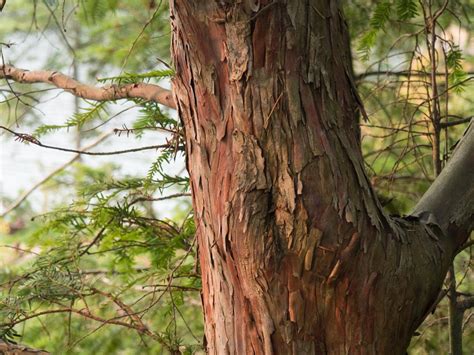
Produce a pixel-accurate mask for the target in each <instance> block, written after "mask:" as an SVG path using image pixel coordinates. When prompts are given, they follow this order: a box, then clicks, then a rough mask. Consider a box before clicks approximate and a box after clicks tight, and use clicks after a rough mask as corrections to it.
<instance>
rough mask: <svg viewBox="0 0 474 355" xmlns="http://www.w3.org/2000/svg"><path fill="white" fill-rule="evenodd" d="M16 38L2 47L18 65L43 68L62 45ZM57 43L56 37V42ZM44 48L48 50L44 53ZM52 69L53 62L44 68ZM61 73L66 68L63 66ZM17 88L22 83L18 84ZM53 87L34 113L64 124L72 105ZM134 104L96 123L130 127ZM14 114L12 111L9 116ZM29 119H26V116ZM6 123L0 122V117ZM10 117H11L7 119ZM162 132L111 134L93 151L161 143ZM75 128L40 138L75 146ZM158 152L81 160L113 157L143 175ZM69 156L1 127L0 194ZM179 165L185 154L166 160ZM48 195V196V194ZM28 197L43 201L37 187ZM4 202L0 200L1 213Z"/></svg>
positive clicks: (13, 192)
mask: <svg viewBox="0 0 474 355" xmlns="http://www.w3.org/2000/svg"><path fill="white" fill-rule="evenodd" d="M10 40H11V41H13V42H15V43H17V45H15V46H13V47H12V48H11V49H8V48H5V47H4V48H3V55H4V58H5V61H6V62H7V63H11V64H13V65H15V66H17V67H20V68H25V69H30V70H35V69H36V70H37V69H46V68H45V67H44V66H45V59H46V57H47V56H46V55H47V54H53V55H62V54H61V48H56V47H55V46H54V45H52V43H54V41H53V39H52V38H51V37H49V38H45V37H39V36H37V35H30V36H29V37H28V39H27V40H22V39H21V38H15V39H13V38H12V39H10ZM56 43H58V42H56ZM48 52H49V53H48ZM47 69H54V68H47ZM64 72H65V73H66V74H69V73H68V72H67V70H66V71H64ZM111 74H113V75H115V74H117V73H101V75H102V76H108V75H111ZM163 85H164V86H169V83H163ZM19 89H20V90H21V86H20V87H19ZM60 92H61V91H59V90H54V91H51V92H50V93H49V94H47V95H46V97H44V98H43V99H42V101H43V103H41V104H39V105H37V106H36V108H37V110H36V114H37V115H38V116H39V119H40V120H41V122H42V123H43V124H44V123H47V124H63V123H64V122H65V120H66V119H67V118H69V117H70V116H71V114H72V112H73V109H74V98H73V96H72V95H70V94H68V93H62V94H60V95H59V96H58V94H59V93H60ZM2 101H3V98H0V112H5V111H4V109H6V107H5V106H4V107H2V106H3V105H6V103H4V102H2ZM82 106H84V107H86V106H87V104H86V103H85V102H83V101H81V107H82ZM125 107H126V106H125V104H124V101H123V102H119V104H117V105H114V106H113V108H112V110H111V112H110V113H111V114H113V112H118V111H121V110H123V109H124V108H125ZM137 114H138V110H136V109H132V110H130V111H128V112H127V113H125V114H122V115H121V116H119V117H118V118H114V119H113V120H111V122H110V123H109V124H107V125H105V126H104V127H102V128H101V130H102V132H105V131H108V130H110V129H112V128H121V126H122V125H123V123H127V127H131V126H132V124H131V122H132V121H133V120H134V119H136V118H137V117H138V116H137ZM12 118H13V117H12ZM2 121H3V120H2ZM30 121H31V120H30ZM3 123H5V122H3ZM12 123H14V121H13V120H11V121H10V122H9V125H12ZM12 129H13V130H15V131H18V132H21V133H32V132H33V131H34V128H31V127H27V126H25V125H20V127H15V126H14V124H13V126H12ZM165 137H166V136H165V135H164V134H160V133H157V132H149V133H147V134H145V135H144V137H143V138H142V139H140V140H137V139H135V138H134V136H133V135H130V136H129V137H127V136H126V135H124V134H123V135H121V136H120V137H119V136H117V135H112V136H111V137H110V138H108V139H107V140H106V141H105V142H103V143H101V144H100V145H98V146H97V147H95V148H93V149H92V151H113V150H124V149H128V148H135V147H141V146H147V145H157V144H162V143H165ZM75 139H76V138H75V132H74V131H71V132H67V131H66V130H61V131H59V132H57V133H53V134H50V135H46V136H44V137H42V138H41V142H42V143H44V144H48V145H54V146H61V147H67V148H72V149H75V148H76V141H75ZM94 140H95V138H92V139H88V140H85V141H84V142H83V143H82V145H83V146H84V145H86V144H88V143H90V142H92V141H94ZM157 155H158V152H156V151H154V150H146V151H142V152H136V153H128V154H125V155H118V156H103V157H101V156H94V157H88V156H83V161H84V162H86V163H88V164H91V165H93V166H99V165H102V164H104V163H106V162H114V163H116V164H118V165H120V167H121V169H120V171H121V174H122V176H123V175H139V176H145V175H146V173H147V171H148V169H149V167H150V165H151V164H152V163H153V161H154V160H155V159H156V157H157ZM72 157H74V153H65V152H60V151H55V150H48V149H44V148H41V147H38V146H35V145H32V144H29V145H26V144H24V143H20V142H17V141H15V140H14V137H13V136H12V135H10V134H9V133H6V132H4V131H2V132H0V196H6V197H8V198H11V199H15V198H16V197H17V196H18V195H20V193H21V192H22V191H24V190H28V189H29V188H30V187H31V186H33V185H34V184H35V183H37V182H38V181H40V180H41V179H43V178H44V177H45V176H47V175H48V174H49V173H50V172H51V171H53V170H54V169H56V168H58V167H59V166H61V165H63V164H64V163H65V162H67V161H68V160H70V159H71V158H72ZM183 167H184V160H183V159H182V158H178V161H177V162H176V163H174V164H170V168H169V169H170V170H169V173H178V172H179V171H181V170H182V168H183ZM48 198H49V199H51V196H48ZM29 201H31V202H32V203H33V205H34V206H35V207H40V206H43V205H44V203H45V195H44V193H43V192H41V189H38V190H37V191H36V192H35V193H33V194H32V195H31V196H30V198H29ZM6 207H7V206H2V205H1V204H0V213H1V212H2V211H3V210H4V209H5V208H6Z"/></svg>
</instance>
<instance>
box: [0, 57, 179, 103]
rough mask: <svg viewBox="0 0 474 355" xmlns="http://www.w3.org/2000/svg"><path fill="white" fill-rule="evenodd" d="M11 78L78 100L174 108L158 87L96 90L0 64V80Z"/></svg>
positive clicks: (64, 77) (168, 93)
mask: <svg viewBox="0 0 474 355" xmlns="http://www.w3.org/2000/svg"><path fill="white" fill-rule="evenodd" d="M2 78H3V79H11V80H13V81H16V82H18V83H28V84H34V83H45V84H50V85H54V86H55V87H57V88H58V89H63V90H65V91H67V92H69V93H71V94H73V95H75V96H77V97H81V98H83V99H88V100H94V101H115V100H120V99H133V98H139V99H144V100H148V101H154V102H157V103H159V104H162V105H164V106H167V107H169V108H173V109H175V108H176V104H175V102H174V100H173V95H172V93H171V91H170V90H167V89H164V88H162V87H160V86H158V85H154V84H146V83H133V84H125V85H108V86H102V87H96V86H91V85H86V84H83V83H80V82H78V81H77V80H75V79H73V78H71V77H69V76H67V75H64V74H62V73H60V72H56V71H46V70H38V71H29V70H25V69H20V68H15V67H13V66H11V65H8V64H5V65H0V79H2Z"/></svg>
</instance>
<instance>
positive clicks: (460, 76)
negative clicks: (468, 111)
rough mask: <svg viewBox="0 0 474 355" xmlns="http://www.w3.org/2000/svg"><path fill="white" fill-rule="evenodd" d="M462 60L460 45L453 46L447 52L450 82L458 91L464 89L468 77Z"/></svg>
mask: <svg viewBox="0 0 474 355" xmlns="http://www.w3.org/2000/svg"><path fill="white" fill-rule="evenodd" d="M462 62H463V53H462V50H461V49H460V48H459V46H452V47H451V48H450V50H449V51H448V52H447V54H446V65H447V66H448V68H449V84H450V86H451V87H452V88H453V90H455V91H456V92H458V93H459V92H461V91H463V90H464V83H465V81H466V78H467V73H466V71H465V70H464V68H463V65H462Z"/></svg>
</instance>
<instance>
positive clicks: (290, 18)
mask: <svg viewBox="0 0 474 355" xmlns="http://www.w3.org/2000/svg"><path fill="white" fill-rule="evenodd" d="M171 21H172V29H173V43H172V45H173V48H172V52H173V57H174V63H175V67H176V77H175V79H174V93H175V96H176V103H177V109H178V112H179V114H180V117H181V118H182V120H183V122H184V126H185V132H186V143H187V144H186V149H187V159H188V170H189V173H190V178H191V186H192V190H193V204H194V209H195V219H196V225H197V235H198V245H199V259H200V266H201V272H202V280H203V309H204V316H205V322H206V330H205V332H206V340H207V350H208V351H209V353H212V354H214V353H218V354H222V353H231V354H250V353H256V354H273V353H282V354H288V353H294V354H300V353H316V354H323V353H329V354H332V353H334V354H339V353H350V354H352V353H377V354H379V353H380V354H386V353H390V354H394V353H399V354H402V353H404V351H405V349H406V348H407V346H408V344H409V342H410V338H411V336H412V334H413V332H414V331H415V329H416V328H417V327H418V325H419V324H420V323H421V322H422V320H423V319H424V317H425V316H426V314H427V312H428V311H429V310H430V309H431V306H432V304H433V302H434V301H435V300H436V298H437V295H438V293H439V290H440V288H441V285H442V282H443V279H444V276H445V275H446V272H447V269H448V267H449V265H450V262H451V261H452V259H453V257H454V254H455V252H456V250H457V248H458V247H459V246H460V245H461V243H463V242H464V240H465V239H466V237H467V233H468V232H469V230H470V229H471V228H472V225H470V223H472V222H470V221H471V220H472V214H473V210H474V208H473V206H472V203H468V204H467V207H468V208H466V209H464V210H459V208H458V207H459V206H460V205H459V203H462V202H467V201H469V200H467V199H466V197H469V196H471V197H472V195H473V187H472V186H469V187H468V189H467V190H468V191H466V189H465V186H463V185H461V186H459V185H458V189H464V190H461V192H462V193H463V194H464V195H463V196H461V200H460V201H458V202H456V201H450V205H449V207H450V208H453V211H451V212H449V211H448V212H447V213H445V215H443V213H442V212H441V211H440V210H439V206H438V204H439V202H440V201H439V199H441V198H443V197H446V195H445V193H446V192H447V191H446V190H444V189H443V188H442V187H435V188H434V190H433V189H430V191H429V192H428V193H427V195H426V197H424V198H423V199H422V201H421V202H420V204H419V205H418V206H417V208H416V209H415V211H414V213H413V215H412V216H411V217H410V218H406V219H401V218H390V217H388V216H386V215H385V214H384V212H383V211H382V208H381V207H380V204H379V203H378V201H377V198H376V196H375V194H374V192H373V190H372V188H371V186H370V184H369V181H368V179H367V176H366V175H365V172H364V169H363V160H362V157H361V154H360V151H359V145H358V141H357V138H356V137H357V111H358V109H359V107H360V103H359V102H358V99H357V93H356V92H355V90H354V87H353V85H351V80H352V79H351V74H350V70H348V68H349V65H350V63H349V53H348V52H347V42H346V41H347V38H348V37H347V29H346V25H345V22H344V20H343V18H342V14H341V11H340V9H339V7H338V5H337V2H335V1H329V0H325V1H324V0H319V1H312V0H310V1H306V2H304V3H302V2H296V1H295V2H293V1H292V2H290V1H278V2H269V1H260V2H255V1H240V2H233V1H224V0H223V1H214V0H202V1H186V0H172V1H171ZM472 135H473V134H472V129H471V130H470V131H469V133H468V134H467V136H466V138H465V139H464V140H463V141H468V143H469V142H470V141H469V139H467V137H468V136H472ZM471 140H472V139H471ZM469 144H470V143H469ZM469 144H462V146H464V148H466V147H468V149H467V150H468V153H467V158H468V159H469V158H471V161H472V145H471V146H470V147H471V148H469ZM456 155H458V154H456ZM460 155H463V154H462V153H460ZM465 158H466V157H465ZM465 158H463V159H465ZM453 160H455V159H454V158H453ZM449 165H452V164H451V163H450V164H449ZM449 165H448V167H446V169H445V170H447V174H452V176H458V175H459V174H461V175H462V174H463V171H459V170H463V169H464V170H465V169H469V167H466V166H467V165H468V164H464V166H459V165H456V164H454V166H455V167H454V168H453V169H448V168H449ZM464 173H466V171H464ZM471 174H472V171H471ZM442 175H443V174H441V176H440V179H441V180H442V181H443V178H442ZM461 175H459V176H461ZM448 179H449V177H448ZM434 185H435V186H436V183H435V184H434ZM448 185H449V184H448ZM449 191H450V190H449ZM449 191H448V192H449ZM456 196H458V195H456ZM471 201H472V200H471ZM461 215H462V216H461ZM448 230H449V232H450V234H449V235H450V236H452V235H454V236H456V237H455V238H448V237H446V235H447V233H446V231H448Z"/></svg>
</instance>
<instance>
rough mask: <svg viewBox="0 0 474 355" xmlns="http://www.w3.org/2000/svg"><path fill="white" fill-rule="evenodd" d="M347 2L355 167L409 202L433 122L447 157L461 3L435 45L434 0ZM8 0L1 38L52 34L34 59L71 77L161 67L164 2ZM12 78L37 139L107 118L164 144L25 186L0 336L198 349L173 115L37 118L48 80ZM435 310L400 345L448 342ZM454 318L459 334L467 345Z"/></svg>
mask: <svg viewBox="0 0 474 355" xmlns="http://www.w3.org/2000/svg"><path fill="white" fill-rule="evenodd" d="M344 3H345V14H346V18H347V21H348V22H349V28H350V30H351V40H352V48H353V50H354V52H355V53H354V59H353V62H354V71H355V73H356V74H355V79H356V84H357V86H358V89H359V92H360V94H361V97H362V99H363V101H364V105H365V109H366V111H367V112H368V114H369V122H363V123H361V145H362V152H363V154H364V156H365V159H366V164H367V166H366V169H367V171H368V173H369V176H370V178H371V180H372V181H371V182H372V184H373V186H374V188H375V189H376V191H377V194H378V195H379V197H380V200H381V201H382V203H383V204H384V206H385V208H386V209H387V210H388V211H389V212H390V213H393V214H404V213H408V212H409V210H410V208H412V207H413V204H414V202H415V201H416V200H417V199H418V198H419V197H420V196H421V194H422V193H423V192H424V191H425V190H426V189H427V187H428V186H429V184H430V182H431V181H432V180H433V179H434V177H435V176H434V175H435V174H434V172H433V170H434V169H433V165H434V161H433V153H432V152H433V147H434V140H433V137H434V135H435V131H434V127H435V126H436V127H443V128H442V130H441V131H438V132H436V133H437V134H439V137H440V139H439V144H440V145H441V150H440V151H441V152H442V153H441V156H440V157H438V158H439V159H441V160H442V162H443V163H444V162H445V160H446V159H447V158H448V157H449V155H450V153H451V150H452V147H453V145H454V144H455V143H456V140H457V139H458V137H459V136H460V135H461V134H462V131H463V130H464V129H465V127H466V125H467V124H468V123H467V120H466V119H465V118H466V117H468V116H472V112H473V111H474V101H473V100H472V94H473V88H472V85H470V80H471V79H472V74H469V73H472V71H473V69H474V68H473V66H474V61H473V58H472V52H471V53H469V51H468V50H466V44H465V43H464V44H461V43H458V42H459V41H458V40H457V39H456V40H455V39H453V38H454V36H453V35H452V34H453V33H456V31H458V32H463V33H472V30H473V28H472V22H471V20H472V18H474V4H473V3H472V1H450V2H449V4H448V6H447V8H446V9H445V10H444V11H443V12H442V13H441V14H440V16H439V17H438V18H437V22H436V26H435V29H434V30H435V33H436V34H437V35H438V37H436V43H434V44H433V43H432V42H430V41H432V36H431V34H432V32H430V31H432V30H433V28H431V30H430V29H429V28H428V27H429V26H427V23H428V22H427V18H428V16H429V15H428V14H429V11H428V10H429V6H431V10H432V13H435V12H436V11H437V10H438V9H441V8H442V6H443V4H444V1H430V2H428V1H412V0H383V1H371V0H357V1H344ZM430 4H431V5H430ZM7 7H8V17H2V20H1V21H0V34H1V35H0V42H2V43H4V44H6V43H10V42H11V41H10V38H9V36H12V38H13V37H14V38H15V39H16V41H18V42H21V41H23V40H24V39H25V38H30V37H28V36H36V37H35V38H34V40H39V39H40V38H46V39H47V40H48V41H49V42H52V44H54V45H52V46H51V48H55V47H56V48H58V49H57V51H53V49H52V52H51V55H49V56H47V58H43V60H44V63H45V64H44V65H43V66H42V67H45V68H47V69H54V70H63V71H70V70H69V69H70V68H71V67H72V66H76V67H77V68H76V69H77V71H76V74H77V76H79V77H80V78H79V79H80V80H81V81H84V82H88V83H93V84H94V85H95V84H97V85H110V86H113V85H124V84H134V83H141V82H144V83H151V84H156V83H163V82H165V81H167V80H170V78H172V76H173V75H174V72H173V70H172V69H170V66H169V65H168V64H167V63H168V62H169V43H170V28H169V19H168V16H169V11H168V8H167V3H166V2H161V1H157V0H152V1H150V0H139V1H132V0H100V1H93V0H74V1H73V0H70V1H58V0H34V1H26V0H24V1H16V2H13V1H9V2H8V5H7ZM368 19H370V20H369V21H368ZM431 46H432V47H431ZM430 48H431V49H432V48H435V50H436V55H435V57H434V58H433V57H432V55H431V54H430V53H431V52H430ZM2 52H3V54H4V56H6V59H7V61H11V62H12V63H15V60H16V59H18V58H20V59H21V58H22V57H26V56H27V54H28V52H26V53H23V52H22V53H16V54H13V53H14V52H11V51H9V50H8V48H6V47H5V46H3V45H2ZM29 55H31V53H30V54H29ZM15 57H18V58H15ZM72 64H74V65H72ZM433 75H434V77H435V78H437V79H436V80H437V81H436V82H435V83H434V82H433V81H432V80H433V79H432V78H433ZM97 78H100V79H97ZM9 85H11V86H9ZM9 85H2V89H4V90H3V91H1V92H0V95H2V96H3V100H2V103H3V104H2V105H0V113H2V116H1V117H2V118H0V122H1V123H2V124H5V125H8V126H10V127H16V125H18V126H20V127H21V128H22V130H23V131H26V130H28V131H31V132H34V136H35V137H37V138H41V139H43V137H45V138H49V137H54V136H57V135H64V134H68V133H69V134H72V132H77V131H79V134H78V135H79V137H80V138H81V142H80V143H84V145H85V142H86V143H89V142H91V141H93V139H94V138H96V137H97V136H98V135H99V134H100V133H104V132H107V131H109V130H111V129H112V131H113V132H114V133H115V135H114V136H112V138H113V139H118V138H119V137H120V136H123V135H125V136H126V137H128V139H127V142H132V143H137V144H140V142H143V141H144V140H145V139H146V138H147V137H150V136H151V137H152V138H153V140H156V141H163V142H164V144H163V148H162V149H160V150H157V151H148V154H149V155H150V156H152V160H151V161H150V162H149V164H148V166H146V167H144V168H143V171H141V170H139V169H137V171H136V172H135V173H134V174H124V173H122V171H121V166H119V165H118V163H117V162H114V163H110V162H109V163H94V164H90V161H88V160H82V161H76V162H75V163H74V164H70V165H68V166H67V167H66V168H65V169H64V170H63V171H61V172H59V173H57V174H55V175H54V176H53V177H52V178H51V179H49V180H48V181H47V182H46V183H45V184H43V186H42V192H43V193H44V194H45V195H48V196H54V197H55V199H54V203H51V204H49V205H48V206H47V207H48V209H47V210H42V209H41V208H40V207H38V206H37V205H35V204H33V203H30V204H28V201H27V202H24V203H22V204H21V205H20V206H19V207H18V208H16V209H15V210H13V211H12V212H11V213H10V214H8V215H7V216H6V217H5V218H4V219H3V220H1V219H0V238H1V239H2V241H1V243H0V244H1V245H5V246H7V247H5V248H2V249H0V259H2V258H3V259H4V260H5V261H4V262H3V265H2V269H1V270H0V285H1V286H0V339H2V340H4V341H8V342H16V341H19V342H21V343H25V344H28V345H29V346H33V347H36V348H45V349H48V350H49V351H50V352H52V353H53V354H114V353H121V354H142V353H143V354H161V353H169V352H174V353H176V352H177V351H180V352H181V353H184V354H191V353H196V352H199V351H202V350H203V320H202V311H201V308H200V288H201V279H200V276H199V274H200V273H199V270H198V266H197V264H198V263H197V254H196V241H195V225H194V220H193V212H192V208H191V201H190V196H189V195H190V186H189V179H188V176H187V174H186V172H185V169H184V164H183V161H184V160H185V156H184V147H185V142H184V138H183V131H182V126H181V123H180V121H179V118H178V117H176V114H175V113H173V112H170V111H169V110H168V109H166V108H164V107H161V106H160V105H158V104H157V103H152V102H146V101H144V100H138V99H134V100H121V101H120V102H119V103H113V102H107V103H106V102H103V103H94V102H88V101H84V100H82V101H80V103H79V105H78V106H77V107H76V108H75V113H73V114H72V115H71V116H70V117H69V118H64V119H62V120H61V122H59V123H58V122H49V121H48V118H45V117H41V116H39V113H38V112H37V111H36V110H35V109H33V108H32V107H33V106H34V105H35V104H37V101H42V100H45V99H46V98H48V96H47V95H49V92H48V91H41V90H40V89H43V87H41V88H40V89H38V87H35V88H33V87H32V86H24V85H22V86H19V85H17V84H15V83H9ZM434 88H435V89H436V90H437V92H438V95H437V96H435V95H434ZM12 89H13V90H12ZM35 89H36V90H38V92H34V90H35ZM18 92H25V93H26V92H33V93H32V94H28V95H25V96H24V97H23V96H22V97H17V96H16V95H17V94H15V93H18ZM434 107H437V108H438V109H439V110H438V111H437V112H438V113H439V117H437V118H436V119H437V120H438V121H436V122H435V121H434V120H433V112H434V110H433V108H434ZM125 112H129V113H130V114H129V115H128V116H126V117H124V113H125ZM455 121H460V122H461V121H462V122H464V123H460V124H452V123H455ZM435 123H436V124H435ZM448 124H452V125H448ZM443 125H444V126H443ZM440 129H441V128H440ZM71 145H72V144H71ZM97 149H99V148H97ZM104 150H105V149H104ZM131 160H133V158H131ZM128 162H129V160H125V158H124V160H123V161H120V163H123V165H126V164H128ZM179 164H181V169H179V168H178V169H176V168H175V165H179ZM2 199H3V200H4V201H3V202H5V205H7V206H8V205H9V203H12V202H14V201H7V199H6V198H2ZM30 219H31V220H30ZM19 222H22V223H23V224H24V225H23V226H22V227H21V228H16V227H15V225H16V224H18V223H19ZM2 230H3V232H2ZM470 265H471V250H470V249H467V250H466V251H464V252H463V253H461V254H460V255H459V256H458V259H457V260H456V265H455V267H456V270H457V280H458V282H459V287H458V290H459V292H463V293H466V294H468V293H472V292H473V291H474V290H472V274H471V273H470V272H469V268H470ZM446 319H447V305H446V300H444V301H443V302H441V303H440V305H439V307H438V309H437V310H436V312H435V314H433V315H432V316H430V317H429V318H428V320H427V322H426V323H425V324H424V325H423V326H422V327H421V328H420V336H419V337H415V338H414V340H413V343H412V347H411V351H412V353H413V354H433V353H447V352H448V351H449V350H448V346H447V344H448V340H447V331H446V325H445V324H444V323H443V322H445V321H444V320H446ZM465 321H466V324H468V322H469V320H468V319H467V316H466V320H465ZM465 328H466V331H465V333H464V339H465V348H466V349H474V335H473V333H472V331H469V327H468V326H466V327H465ZM468 351H469V350H468ZM471 352H472V351H471Z"/></svg>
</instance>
